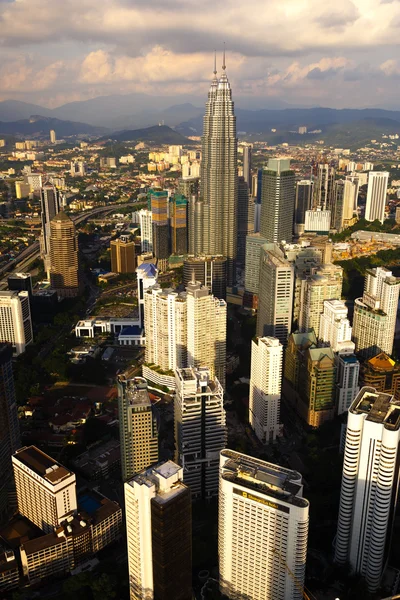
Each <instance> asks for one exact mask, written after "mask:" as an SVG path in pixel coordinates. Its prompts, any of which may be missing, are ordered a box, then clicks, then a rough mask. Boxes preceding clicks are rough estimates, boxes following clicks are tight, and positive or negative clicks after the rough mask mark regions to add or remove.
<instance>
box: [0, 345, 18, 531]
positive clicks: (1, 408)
mask: <svg viewBox="0 0 400 600" xmlns="http://www.w3.org/2000/svg"><path fill="white" fill-rule="evenodd" d="M11 359H12V347H11V344H8V343H5V342H1V343H0V414H1V418H0V523H2V522H3V521H4V518H5V517H6V516H7V515H8V514H9V512H10V506H11V507H12V502H11V498H10V495H11V494H12V489H13V483H14V481H13V469H12V463H11V455H12V454H14V452H16V451H17V449H18V448H19V447H20V446H21V442H20V433H19V424H18V412H17V402H16V399H15V389H14V377H13V370H12V363H11Z"/></svg>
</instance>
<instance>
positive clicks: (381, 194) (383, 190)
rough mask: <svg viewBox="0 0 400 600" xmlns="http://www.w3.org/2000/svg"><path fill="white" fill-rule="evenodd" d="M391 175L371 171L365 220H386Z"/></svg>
mask: <svg viewBox="0 0 400 600" xmlns="http://www.w3.org/2000/svg"><path fill="white" fill-rule="evenodd" d="M388 179H389V173H388V172H387V171H370V172H369V174H368V188H367V202H366V204H365V218H366V220H367V221H375V220H376V219H378V221H380V222H381V223H383V221H384V220H385V207H386V197H387V187H388Z"/></svg>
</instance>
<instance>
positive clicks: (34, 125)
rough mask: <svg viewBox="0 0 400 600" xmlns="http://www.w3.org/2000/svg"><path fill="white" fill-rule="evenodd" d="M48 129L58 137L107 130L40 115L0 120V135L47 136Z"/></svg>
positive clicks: (100, 132)
mask: <svg viewBox="0 0 400 600" xmlns="http://www.w3.org/2000/svg"><path fill="white" fill-rule="evenodd" d="M50 129H54V130H55V131H56V133H57V136H58V138H62V137H67V136H71V135H79V134H86V135H101V134H103V133H105V131H107V130H106V129H105V127H95V126H93V125H88V124H87V123H77V122H75V121H62V120H61V119H54V118H52V117H44V116H41V115H32V116H30V117H29V118H28V119H21V120H18V121H7V122H4V121H0V135H21V136H25V135H30V136H46V137H48V136H49V132H50Z"/></svg>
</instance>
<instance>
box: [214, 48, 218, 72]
mask: <svg viewBox="0 0 400 600" xmlns="http://www.w3.org/2000/svg"><path fill="white" fill-rule="evenodd" d="M213 73H214V75H216V74H217V51H216V50H214V71H213Z"/></svg>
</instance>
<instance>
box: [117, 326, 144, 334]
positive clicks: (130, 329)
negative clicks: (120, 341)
mask: <svg viewBox="0 0 400 600" xmlns="http://www.w3.org/2000/svg"><path fill="white" fill-rule="evenodd" d="M142 332H143V329H142V328H141V327H139V325H130V326H129V327H124V328H123V329H122V330H121V332H120V334H119V335H120V336H121V335H142ZM118 337H119V336H118Z"/></svg>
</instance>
